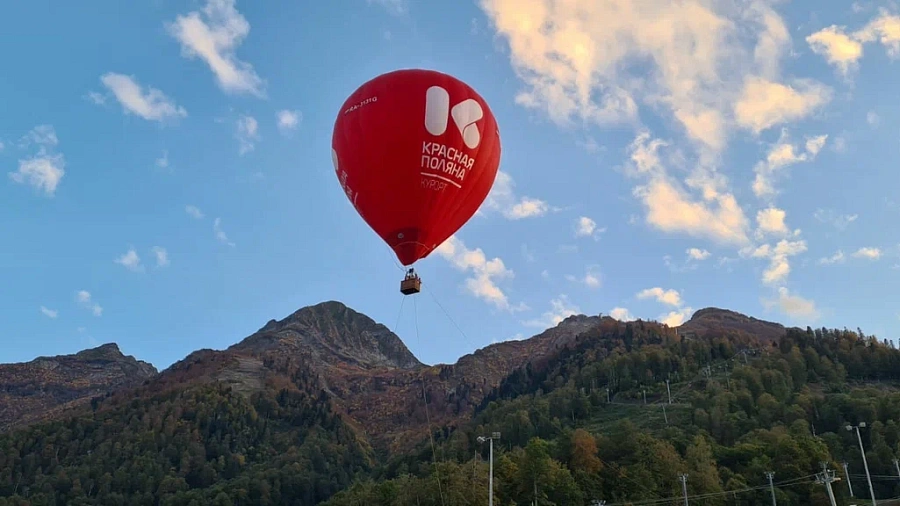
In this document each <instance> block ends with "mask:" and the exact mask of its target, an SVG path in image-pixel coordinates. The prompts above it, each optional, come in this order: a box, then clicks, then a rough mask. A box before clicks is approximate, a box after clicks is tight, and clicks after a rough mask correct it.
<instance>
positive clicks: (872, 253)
mask: <svg viewBox="0 0 900 506" xmlns="http://www.w3.org/2000/svg"><path fill="white" fill-rule="evenodd" d="M853 256H855V257H856V258H865V259H868V260H878V259H879V258H881V250H880V249H878V248H859V249H858V250H856V252H855V253H853Z"/></svg>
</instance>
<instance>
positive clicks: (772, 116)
mask: <svg viewBox="0 0 900 506" xmlns="http://www.w3.org/2000/svg"><path fill="white" fill-rule="evenodd" d="M831 97H832V92H831V89H830V88H828V87H827V86H825V85H823V84H820V83H817V82H815V81H812V80H809V79H797V80H794V81H793V83H791V84H790V85H785V84H781V83H776V82H772V81H769V80H767V79H763V78H759V77H749V78H748V79H747V83H746V86H745V88H744V92H743V95H742V96H741V99H740V100H738V102H737V103H736V104H735V106H734V115H735V118H736V119H737V122H738V124H739V125H741V126H742V127H744V128H746V129H748V130H750V131H751V132H753V133H756V134H758V133H760V132H762V131H763V130H766V129H769V128H771V127H774V126H778V125H780V124H783V123H788V122H791V121H796V120H799V119H802V118H805V117H807V116H809V115H810V114H811V113H813V112H814V111H816V110H817V109H819V108H820V107H822V106H823V105H825V104H826V103H828V102H829V101H830V100H831Z"/></svg>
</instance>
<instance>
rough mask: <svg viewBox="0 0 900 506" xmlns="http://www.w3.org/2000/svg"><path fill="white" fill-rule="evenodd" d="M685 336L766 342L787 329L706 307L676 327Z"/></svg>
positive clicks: (777, 337) (728, 311) (738, 314)
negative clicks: (727, 336) (712, 336)
mask: <svg viewBox="0 0 900 506" xmlns="http://www.w3.org/2000/svg"><path fill="white" fill-rule="evenodd" d="M678 330H679V333H681V334H682V335H684V336H686V337H702V336H704V335H707V334H709V335H730V336H731V337H739V338H741V337H742V338H752V339H761V340H763V341H766V342H768V343H772V342H775V341H777V340H778V339H779V338H781V337H783V336H784V335H785V333H786V332H787V329H786V328H785V327H784V326H783V325H781V324H779V323H773V322H767V321H765V320H758V319H756V318H753V317H752V316H746V315H742V314H741V313H737V312H735V311H730V310H728V309H719V308H715V307H708V308H704V309H700V310H699V311H697V312H696V313H694V314H693V315H692V316H691V319H690V320H688V321H686V322H685V323H684V324H682V325H681V326H680V327H678Z"/></svg>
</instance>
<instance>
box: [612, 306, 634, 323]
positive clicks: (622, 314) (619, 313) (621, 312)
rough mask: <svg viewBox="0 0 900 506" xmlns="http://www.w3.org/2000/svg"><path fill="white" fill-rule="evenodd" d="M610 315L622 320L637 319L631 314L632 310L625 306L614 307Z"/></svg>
mask: <svg viewBox="0 0 900 506" xmlns="http://www.w3.org/2000/svg"><path fill="white" fill-rule="evenodd" d="M609 316H611V317H612V318H614V319H616V320H619V321H621V322H630V321H634V320H636V319H637V318H635V317H634V315H633V314H631V311H629V310H627V309H625V308H624V307H614V308H612V309H610V310H609Z"/></svg>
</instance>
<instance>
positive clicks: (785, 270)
mask: <svg viewBox="0 0 900 506" xmlns="http://www.w3.org/2000/svg"><path fill="white" fill-rule="evenodd" d="M804 251H806V241H803V240H798V241H789V240H787V239H782V240H781V241H778V243H777V244H776V245H775V246H771V245H769V244H763V245H761V246H758V247H757V248H755V249H752V251H751V249H745V250H742V254H743V255H746V254H748V253H749V254H750V256H752V257H754V258H766V259H768V260H769V266H768V267H767V268H766V269H765V270H764V271H763V276H762V281H763V283H765V284H767V285H772V284H777V283H782V282H784V281H785V280H786V279H787V277H788V274H790V272H791V264H790V261H789V260H788V258H790V257H792V256H796V255H799V254H800V253H803V252H804Z"/></svg>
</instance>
